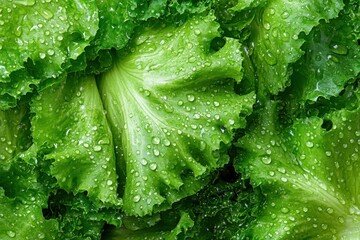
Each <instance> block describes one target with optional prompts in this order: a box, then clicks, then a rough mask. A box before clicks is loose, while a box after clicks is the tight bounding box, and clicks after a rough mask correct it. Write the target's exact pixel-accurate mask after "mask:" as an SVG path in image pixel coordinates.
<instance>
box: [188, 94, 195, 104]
mask: <svg viewBox="0 0 360 240" xmlns="http://www.w3.org/2000/svg"><path fill="white" fill-rule="evenodd" d="M187 100H188V101H189V102H193V101H195V96H194V95H192V94H189V95H187Z"/></svg>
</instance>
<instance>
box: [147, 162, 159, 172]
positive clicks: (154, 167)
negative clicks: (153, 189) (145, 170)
mask: <svg viewBox="0 0 360 240" xmlns="http://www.w3.org/2000/svg"><path fill="white" fill-rule="evenodd" d="M149 168H150V169H151V170H153V171H154V170H156V168H157V165H156V163H151V164H150V165H149Z"/></svg>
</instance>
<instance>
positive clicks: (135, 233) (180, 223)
mask: <svg viewBox="0 0 360 240" xmlns="http://www.w3.org/2000/svg"><path fill="white" fill-rule="evenodd" d="M155 216H156V217H153V218H152V219H151V220H150V219H146V220H147V221H146V220H143V219H132V221H133V222H132V224H133V225H134V226H133V227H135V228H136V229H131V227H130V228H126V227H121V228H118V229H109V230H108V231H106V232H105V234H104V238H105V239H107V240H116V239H124V240H136V239H138V240H141V239H149V240H156V239H167V240H171V239H184V236H186V235H184V234H186V233H187V232H188V231H189V230H190V229H191V227H192V226H193V225H194V221H193V220H192V219H191V217H190V215H189V214H188V213H187V212H184V211H181V210H180V211H178V212H171V211H170V212H164V213H163V214H162V215H161V216H158V215H155ZM149 220H150V221H149ZM154 220H156V221H157V222H156V223H154V222H153V221H154ZM145 221H146V222H145ZM139 223H141V224H143V225H149V227H147V228H146V227H144V228H138V227H139ZM128 224H131V222H130V221H129V223H128Z"/></svg>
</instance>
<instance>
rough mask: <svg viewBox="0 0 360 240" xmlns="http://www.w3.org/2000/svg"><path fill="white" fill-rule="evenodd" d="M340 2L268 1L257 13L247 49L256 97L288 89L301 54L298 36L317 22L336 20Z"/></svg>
mask: <svg viewBox="0 0 360 240" xmlns="http://www.w3.org/2000/svg"><path fill="white" fill-rule="evenodd" d="M343 6H344V4H343V3H342V1H337V0H334V1H327V0H326V1H320V2H316V3H314V2H311V1H287V0H286V1H283V0H278V1H269V2H268V4H267V5H266V6H265V7H263V8H260V9H257V11H256V16H255V19H254V21H253V22H252V24H251V25H250V27H249V29H250V37H249V39H248V42H249V44H248V47H249V48H250V49H251V50H250V51H252V52H253V54H252V61H253V64H254V67H255V69H256V75H257V77H258V84H257V86H258V94H259V95H262V96H264V95H267V94H269V93H270V94H275V95H276V94H278V93H279V92H281V91H283V90H284V89H285V88H286V87H287V86H289V84H290V81H289V77H290V75H291V74H292V71H293V70H292V67H291V66H289V65H290V64H291V63H294V62H295V61H297V60H298V59H299V58H300V57H301V56H302V55H303V51H302V50H301V49H300V47H301V46H302V44H303V43H304V39H302V38H301V33H305V34H309V32H310V31H311V29H312V28H313V27H314V26H316V25H318V23H319V21H320V20H325V21H329V19H332V18H335V17H337V15H338V13H339V12H340V10H341V9H342V8H343Z"/></svg>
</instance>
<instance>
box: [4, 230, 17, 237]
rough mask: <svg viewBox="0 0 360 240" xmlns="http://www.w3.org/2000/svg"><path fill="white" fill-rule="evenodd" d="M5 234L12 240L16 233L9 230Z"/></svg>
mask: <svg viewBox="0 0 360 240" xmlns="http://www.w3.org/2000/svg"><path fill="white" fill-rule="evenodd" d="M6 234H7V235H8V236H9V237H11V238H13V237H15V236H16V232H14V231H11V230H10V231H7V232H6Z"/></svg>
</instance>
